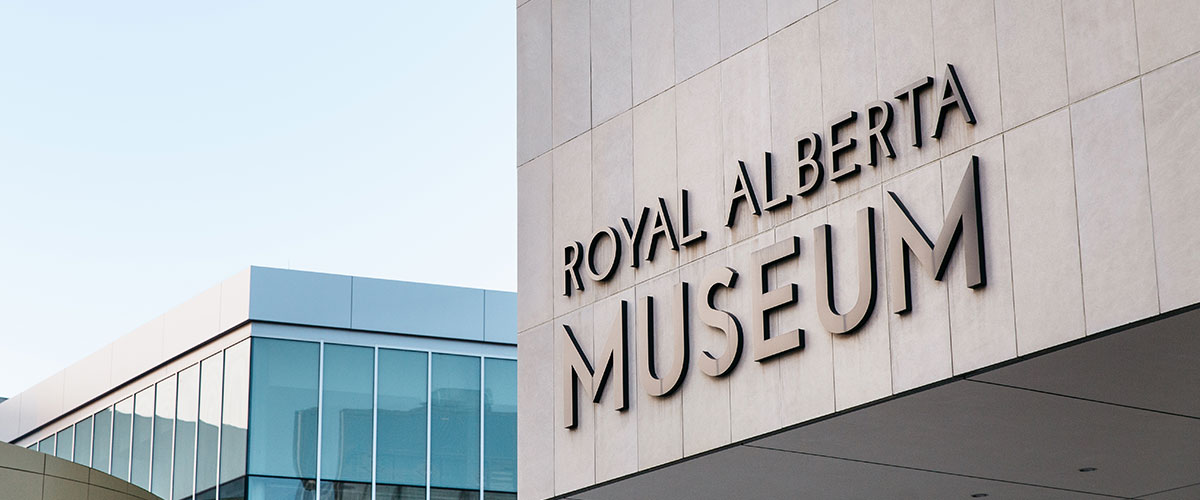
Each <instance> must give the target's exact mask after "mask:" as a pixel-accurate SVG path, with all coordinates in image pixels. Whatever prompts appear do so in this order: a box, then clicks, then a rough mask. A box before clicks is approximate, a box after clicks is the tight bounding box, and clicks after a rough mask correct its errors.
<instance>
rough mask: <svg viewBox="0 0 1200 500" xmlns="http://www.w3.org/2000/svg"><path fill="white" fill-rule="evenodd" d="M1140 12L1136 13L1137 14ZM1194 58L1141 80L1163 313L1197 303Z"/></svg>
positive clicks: (1199, 222) (1199, 105)
mask: <svg viewBox="0 0 1200 500" xmlns="http://www.w3.org/2000/svg"><path fill="white" fill-rule="evenodd" d="M1139 12H1140V11H1139ZM1198 88H1200V57H1197V56H1192V57H1189V58H1187V59H1184V60H1183V61H1180V62H1178V63H1176V64H1174V65H1171V66H1168V67H1166V68H1163V69H1162V70H1161V71H1157V72H1155V73H1153V74H1150V75H1146V76H1145V77H1143V78H1142V94H1143V99H1144V102H1145V107H1146V109H1145V118H1146V120H1145V124H1146V145H1147V147H1146V150H1147V155H1148V156H1147V160H1148V163H1149V170H1150V173H1149V175H1150V197H1151V206H1152V207H1153V210H1154V255H1155V260H1156V265H1157V268H1158V293H1159V302H1160V306H1161V308H1162V310H1163V311H1169V310H1172V309H1178V308H1180V307H1183V306H1186V305H1190V304H1195V303H1197V302H1200V251H1197V250H1196V249H1197V248H1200V218H1197V217H1196V214H1200V195H1198V192H1197V191H1198V190H1197V186H1200V169H1197V168H1196V158H1200V142H1197V141H1196V138H1197V137H1200V93H1197V92H1196V89H1198Z"/></svg>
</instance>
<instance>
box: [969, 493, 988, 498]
mask: <svg viewBox="0 0 1200 500" xmlns="http://www.w3.org/2000/svg"><path fill="white" fill-rule="evenodd" d="M986 496H988V494H987V493H976V494H974V495H971V498H983V497H986Z"/></svg>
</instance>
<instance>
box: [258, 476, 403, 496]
mask: <svg viewBox="0 0 1200 500" xmlns="http://www.w3.org/2000/svg"><path fill="white" fill-rule="evenodd" d="M249 479H250V491H249V494H248V495H247V496H246V497H247V498H253V499H256V500H257V499H260V498H262V499H273V498H285V499H287V500H316V498H317V482H316V481H315V480H313V479H283V478H278V477H256V476H250V478H249ZM421 500H425V490H421Z"/></svg>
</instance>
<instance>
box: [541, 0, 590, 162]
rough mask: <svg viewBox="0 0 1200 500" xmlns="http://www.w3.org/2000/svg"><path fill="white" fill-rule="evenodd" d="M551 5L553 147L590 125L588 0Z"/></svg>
mask: <svg viewBox="0 0 1200 500" xmlns="http://www.w3.org/2000/svg"><path fill="white" fill-rule="evenodd" d="M552 3H553V4H552V5H551V8H550V17H551V28H550V36H551V40H552V43H551V45H550V52H551V68H553V70H552V74H551V75H550V80H551V92H550V97H551V101H552V104H551V106H552V107H551V122H552V127H553V129H554V146H555V147H557V146H558V145H560V144H562V143H564V142H566V141H568V140H570V139H572V138H574V137H575V136H577V135H579V134H582V133H583V132H584V131H585V130H587V129H588V128H590V127H591V124H592V119H591V105H590V103H591V68H590V60H591V58H590V57H589V47H588V46H589V45H590V43H589V42H590V40H591V38H590V30H589V24H590V19H591V9H590V8H589V5H588V4H589V2H588V0H553V1H552Z"/></svg>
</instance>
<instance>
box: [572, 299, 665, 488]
mask: <svg viewBox="0 0 1200 500" xmlns="http://www.w3.org/2000/svg"><path fill="white" fill-rule="evenodd" d="M633 292H634V290H633V288H629V289H626V290H624V291H622V292H620V293H617V294H615V295H612V296H610V297H607V298H605V299H602V300H597V301H596V303H595V304H594V305H593V306H592V324H591V325H588V328H590V329H591V331H592V352H593V353H598V352H601V349H603V348H604V347H605V344H606V343H607V342H608V336H609V335H610V333H611V332H612V331H613V330H612V329H613V325H614V324H615V323H616V322H618V321H620V318H621V316H620V313H621V301H625V303H626V304H627V305H626V308H627V311H628V315H629V316H628V322H627V323H626V325H625V328H626V329H627V332H628V335H627V337H626V339H627V341H628V342H629V344H628V349H626V356H627V357H626V362H627V363H628V368H627V371H626V374H627V377H628V379H627V380H628V387H629V390H630V391H633V392H632V393H631V394H630V397H629V409H628V410H627V411H614V410H613V409H612V408H611V406H600V407H597V408H596V409H595V412H596V481H597V482H600V481H607V480H609V479H613V478H616V477H620V476H623V475H626V474H632V473H634V472H637V471H638V449H639V448H638V441H639V436H638V434H639V433H638V418H639V415H640V414H641V412H640V411H639V410H640V399H641V397H639V396H638V394H639V393H641V389H640V388H639V387H638V385H637V349H636V348H635V347H634V346H635V344H634V343H633V342H634V336H633V334H634V332H635V330H634V325H635V323H636V321H635V320H634V313H635V312H636V308H635V297H634V293H633ZM662 298H664V299H665V298H666V297H665V296H664V297H662ZM667 334H668V335H671V334H673V332H668V333H667ZM599 362H600V361H599V360H597V359H595V358H591V363H592V367H593V368H597V369H598V368H600V367H599V366H598V364H599ZM615 388H616V386H615V385H614V386H611V389H605V390H606V391H607V390H612V389H615ZM580 404H588V405H591V404H592V403H591V401H590V400H588V401H584V402H581V403H580Z"/></svg>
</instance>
